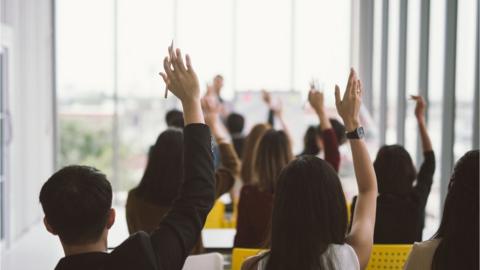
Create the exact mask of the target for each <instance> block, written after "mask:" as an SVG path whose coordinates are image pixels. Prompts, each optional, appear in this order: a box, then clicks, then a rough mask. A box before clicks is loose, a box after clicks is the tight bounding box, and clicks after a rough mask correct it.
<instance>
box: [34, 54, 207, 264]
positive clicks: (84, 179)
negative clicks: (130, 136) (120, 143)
mask: <svg viewBox="0 0 480 270" xmlns="http://www.w3.org/2000/svg"><path fill="white" fill-rule="evenodd" d="M170 55H171V56H172V57H171V59H170V60H168V58H166V59H165V61H164V68H165V72H166V74H164V73H162V76H163V79H164V81H165V83H166V84H167V87H168V89H169V90H170V91H172V92H173V94H174V95H175V96H177V97H178V98H179V99H180V100H181V102H182V104H183V108H184V110H185V124H186V126H185V130H184V149H183V151H184V156H185V160H184V163H183V164H184V168H183V169H184V183H183V186H182V188H181V191H180V193H179V194H180V195H179V196H178V198H177V200H176V201H175V202H174V203H173V205H172V207H171V210H170V212H169V213H168V214H167V216H166V217H165V218H164V219H163V220H162V221H161V222H160V223H159V224H158V227H157V229H156V230H154V231H153V232H152V233H151V234H148V233H145V232H138V233H136V234H133V235H131V236H130V237H129V238H127V239H126V240H125V241H124V242H123V243H122V244H120V245H119V246H118V247H116V248H115V249H114V250H113V251H112V252H111V253H107V236H108V231H109V229H110V228H111V227H112V226H113V223H114V221H115V211H114V210H113V209H112V208H111V206H112V188H111V186H110V183H109V182H108V180H107V178H106V176H105V175H104V174H102V173H101V172H100V171H98V170H96V169H94V168H92V167H86V166H70V167H65V168H63V169H61V170H60V171H58V172H56V173H55V174H53V175H52V176H51V177H50V178H49V179H48V181H47V182H46V183H45V184H44V185H43V187H42V189H41V191H40V203H41V204H42V208H43V211H44V213H45V217H44V223H45V227H46V228H47V230H48V231H49V232H50V233H52V234H54V235H58V236H59V238H60V242H61V244H62V246H63V250H64V252H65V257H64V258H62V259H61V260H60V261H59V263H58V264H57V266H56V268H55V269H57V270H63V269H65V270H68V269H92V270H94V269H98V270H100V269H102V270H109V269H152V270H153V269H158V270H160V269H177V270H180V269H182V267H183V264H184V262H185V259H186V258H187V256H188V255H189V253H190V250H191V249H192V248H193V247H194V246H195V244H196V243H197V240H198V238H199V236H200V233H201V230H202V227H203V224H204V223H205V219H206V217H207V215H208V213H209V211H210V209H211V208H212V206H213V203H214V198H215V197H214V195H215V186H214V184H215V175H214V170H213V157H212V150H211V136H210V131H209V128H208V126H206V125H205V124H204V119H203V115H202V109H201V105H200V94H199V92H200V91H199V87H198V79H197V75H196V74H195V72H194V71H193V69H192V66H191V64H190V58H189V57H188V56H187V60H186V61H187V66H186V67H185V65H184V64H183V59H182V56H181V53H180V50H177V51H176V53H175V52H173V50H172V49H170ZM172 66H173V68H174V69H172Z"/></svg>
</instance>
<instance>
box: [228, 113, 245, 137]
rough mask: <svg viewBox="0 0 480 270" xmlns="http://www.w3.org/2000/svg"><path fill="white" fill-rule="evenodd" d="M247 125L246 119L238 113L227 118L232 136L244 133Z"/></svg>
mask: <svg viewBox="0 0 480 270" xmlns="http://www.w3.org/2000/svg"><path fill="white" fill-rule="evenodd" d="M244 125H245V118H244V117H243V116H242V115H241V114H238V113H231V114H229V115H228V117H227V129H228V132H230V134H239V133H242V131H243V127H244Z"/></svg>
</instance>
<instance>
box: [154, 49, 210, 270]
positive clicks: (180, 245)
mask: <svg viewBox="0 0 480 270" xmlns="http://www.w3.org/2000/svg"><path fill="white" fill-rule="evenodd" d="M164 68H165V73H161V76H162V78H163V80H164V81H165V84H166V85H167V88H168V90H170V91H171V92H172V93H173V94H174V95H175V96H176V97H177V98H179V99H180V101H181V102H182V105H183V110H184V118H185V129H184V184H183V187H182V190H181V192H180V196H179V198H178V199H177V200H176V201H175V202H174V204H173V206H172V208H171V210H170V211H169V213H168V214H167V216H166V217H165V219H163V221H162V222H161V223H160V227H159V228H158V229H157V230H156V231H154V232H153V233H152V235H151V244H152V247H153V250H154V255H155V256H156V257H157V261H158V263H159V265H160V267H159V268H160V269H178V270H180V269H181V268H182V266H183V263H184V262H185V259H186V258H187V256H188V254H189V252H190V250H191V249H192V248H193V247H194V245H195V244H196V243H197V241H198V239H199V237H200V233H201V230H202V228H203V225H204V223H205V219H206V217H207V215H208V213H209V211H210V209H211V208H212V206H213V203H214V199H215V189H214V184H215V175H214V169H213V154H212V149H211V136H210V130H209V128H208V126H206V125H205V124H204V118H203V113H202V109H201V105H200V91H199V85H198V79H197V75H196V74H195V71H194V70H193V68H192V66H191V63H190V58H189V56H188V55H187V57H186V66H185V64H184V63H183V58H182V55H181V52H180V50H178V49H177V51H176V52H174V51H173V50H172V49H171V48H170V59H168V58H165V60H164Z"/></svg>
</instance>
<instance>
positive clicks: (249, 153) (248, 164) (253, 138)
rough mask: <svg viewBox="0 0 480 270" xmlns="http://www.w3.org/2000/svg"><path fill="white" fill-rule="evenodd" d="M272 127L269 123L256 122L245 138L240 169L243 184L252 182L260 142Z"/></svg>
mask: <svg viewBox="0 0 480 270" xmlns="http://www.w3.org/2000/svg"><path fill="white" fill-rule="evenodd" d="M269 129H271V126H270V125H269V124H256V125H255V126H253V128H252V130H250V133H249V134H248V136H247V139H246V140H245V146H244V148H243V157H242V168H241V171H240V178H241V180H242V184H244V185H246V184H252V183H253V181H254V177H253V162H254V159H255V155H256V153H257V148H258V143H259V142H260V139H261V138H262V137H263V135H264V134H265V132H267V131H268V130H269Z"/></svg>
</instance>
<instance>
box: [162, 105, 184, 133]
mask: <svg viewBox="0 0 480 270" xmlns="http://www.w3.org/2000/svg"><path fill="white" fill-rule="evenodd" d="M165 122H166V123H167V126H168V127H177V128H183V126H184V123H183V113H182V112H181V111H179V110H176V109H173V110H170V111H168V112H167V114H166V115H165Z"/></svg>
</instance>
